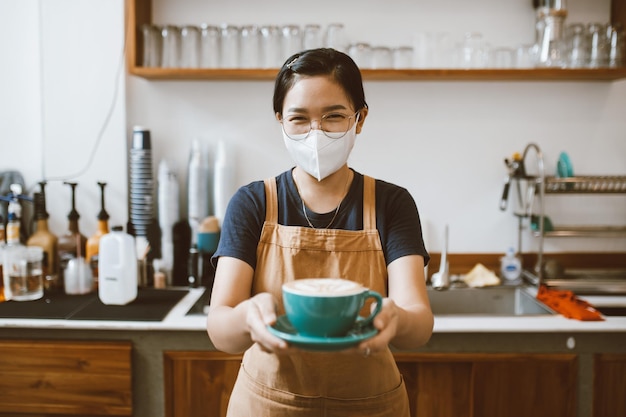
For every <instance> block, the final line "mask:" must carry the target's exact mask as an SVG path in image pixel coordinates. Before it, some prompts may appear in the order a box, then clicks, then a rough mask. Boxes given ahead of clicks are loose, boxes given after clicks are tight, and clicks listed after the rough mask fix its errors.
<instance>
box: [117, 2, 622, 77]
mask: <svg viewBox="0 0 626 417" xmlns="http://www.w3.org/2000/svg"><path fill="white" fill-rule="evenodd" d="M391 7H393V6H391ZM126 14H127V18H126V20H127V21H128V22H129V23H128V24H129V25H130V26H131V27H130V28H128V30H127V39H126V42H127V49H126V50H127V56H126V61H127V62H128V72H129V73H130V74H132V75H137V76H140V77H143V78H147V79H171V80H176V79H180V80H236V79H238V80H273V79H274V77H275V76H276V74H277V72H278V70H277V69H187V68H146V67H142V66H141V57H142V56H143V45H142V39H141V26H142V25H143V24H145V23H151V21H152V0H126ZM611 21H612V22H618V23H622V24H623V25H624V26H626V1H624V0H612V3H611ZM362 73H363V78H364V79H365V80H415V81H425V80H440V81H452V80H466V81H471V80H478V81H480V80H505V81H513V80H531V81H539V80H548V81H579V80H603V81H611V80H617V79H622V78H626V68H613V69H552V68H548V69H545V68H541V69H540V68H537V69H506V70H494V69H477V70H465V69H401V70H396V69H379V70H373V69H364V70H363V71H362Z"/></svg>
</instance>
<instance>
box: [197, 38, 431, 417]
mask: <svg viewBox="0 0 626 417" xmlns="http://www.w3.org/2000/svg"><path fill="white" fill-rule="evenodd" d="M274 112H275V114H276V118H277V120H278V122H279V123H280V124H281V127H282V131H283V139H284V142H285V146H286V147H287V150H288V151H289V153H290V154H291V156H292V158H293V159H294V161H295V163H296V166H295V168H293V169H291V170H289V171H286V172H284V173H282V174H280V175H279V176H277V177H276V178H272V179H270V180H266V181H257V182H253V183H251V184H249V185H247V186H244V187H242V188H240V189H239V190H238V191H237V193H236V194H235V195H234V196H233V198H232V199H231V201H230V203H229V206H228V210H227V213H226V216H225V219H224V223H223V228H222V234H221V238H220V244H219V248H218V250H217V252H216V254H215V258H217V270H216V274H215V283H214V286H213V294H212V297H211V308H210V312H209V316H208V322H207V330H208V333H209V336H210V337H211V340H212V342H213V344H214V345H215V347H216V348H217V349H219V350H222V351H225V352H231V353H239V352H243V351H246V352H245V355H244V358H243V362H242V367H241V369H240V372H239V375H238V378H237V382H236V384H235V387H234V390H233V393H232V396H231V400H230V403H229V409H228V416H232V417H240V416H254V417H259V416H272V417H276V416H279V417H280V416H315V417H319V416H352V415H354V416H389V417H402V416H408V415H409V406H408V398H407V394H406V389H405V388H404V384H403V381H402V377H401V375H400V373H399V371H398V368H397V366H396V364H395V362H394V359H393V356H392V354H391V352H390V349H389V346H390V345H393V346H394V347H396V348H398V349H415V348H417V347H419V346H421V345H423V344H424V343H426V342H427V341H428V339H429V338H430V336H431V333H432V327H433V316H432V313H431V311H430V306H429V303H428V296H427V293H426V286H425V283H424V265H425V264H426V263H427V262H428V259H429V256H428V253H427V252H426V249H425V248H424V242H423V240H422V232H421V227H420V221H419V215H418V212H417V208H416V205H415V202H414V201H413V198H412V197H411V195H410V194H409V193H408V191H407V190H405V189H403V188H400V187H398V186H395V185H393V184H389V183H386V182H384V181H380V180H374V179H372V178H369V177H367V176H364V175H362V174H359V173H358V172H356V171H354V170H352V169H350V168H349V167H348V165H347V160H348V156H349V154H350V152H351V150H352V147H353V145H354V142H355V138H356V135H357V134H359V133H360V132H361V129H362V128H363V123H364V122H365V119H366V117H367V114H368V107H367V104H366V102H365V95H364V92H363V83H362V80H361V74H360V71H359V69H358V67H357V66H356V64H355V63H354V61H352V59H351V58H350V57H349V56H347V55H346V54H344V53H341V52H338V51H335V50H333V49H314V50H308V51H304V52H302V53H300V54H296V55H294V56H292V57H290V58H289V59H288V60H287V61H286V63H285V65H283V67H282V68H281V70H280V72H279V74H278V76H277V78H276V83H275V88H274ZM310 277H338V278H345V279H350V280H354V281H358V282H360V283H362V284H363V285H364V286H366V287H368V288H371V289H373V290H375V291H378V292H379V293H381V294H383V297H384V299H383V307H382V310H381V312H380V313H379V314H378V315H377V316H376V318H375V320H374V323H373V324H374V327H375V328H376V329H377V330H378V333H377V334H376V335H375V336H373V337H371V338H369V339H367V340H364V341H362V342H361V343H360V344H358V345H357V346H356V347H355V348H351V349H348V350H344V351H341V352H314V351H307V350H302V349H299V348H297V347H294V346H290V345H289V344H288V343H286V342H285V341H284V340H282V339H280V338H278V337H276V336H274V335H273V334H272V333H271V332H270V331H268V326H271V325H273V324H275V323H276V320H277V317H279V315H281V314H284V310H283V307H282V303H281V285H282V283H283V282H286V281H290V280H293V279H298V278H310Z"/></svg>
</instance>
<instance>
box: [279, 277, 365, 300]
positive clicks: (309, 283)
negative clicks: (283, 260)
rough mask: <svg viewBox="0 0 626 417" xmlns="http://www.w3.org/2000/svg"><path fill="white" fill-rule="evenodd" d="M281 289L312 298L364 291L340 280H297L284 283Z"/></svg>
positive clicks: (354, 284) (357, 286) (358, 286)
mask: <svg viewBox="0 0 626 417" xmlns="http://www.w3.org/2000/svg"><path fill="white" fill-rule="evenodd" d="M283 287H284V289H285V290H286V291H289V292H291V293H296V294H304V295H312V296H316V295H320V296H340V295H352V294H358V293H361V292H363V291H365V288H364V287H363V286H362V285H361V284H359V283H357V282H353V281H348V280H346V279H340V278H310V279H298V280H295V281H291V282H288V283H286V284H285V285H284V286H283Z"/></svg>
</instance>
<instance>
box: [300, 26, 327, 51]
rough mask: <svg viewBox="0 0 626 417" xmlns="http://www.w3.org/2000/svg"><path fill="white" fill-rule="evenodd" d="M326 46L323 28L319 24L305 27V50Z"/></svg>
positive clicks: (303, 41)
mask: <svg viewBox="0 0 626 417" xmlns="http://www.w3.org/2000/svg"><path fill="white" fill-rule="evenodd" d="M323 46H324V37H323V34H322V27H321V26H320V25H318V24H308V25H304V31H303V36H302V47H303V48H304V49H315V48H321V47H323Z"/></svg>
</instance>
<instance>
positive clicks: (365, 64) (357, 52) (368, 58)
mask: <svg viewBox="0 0 626 417" xmlns="http://www.w3.org/2000/svg"><path fill="white" fill-rule="evenodd" d="M348 55H350V56H351V57H352V59H353V60H354V62H355V63H356V64H357V65H358V66H359V68H364V69H365V68H371V67H372V46H371V45H370V44H369V43H366V42H359V43H355V44H353V45H350V48H349V49H348Z"/></svg>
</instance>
